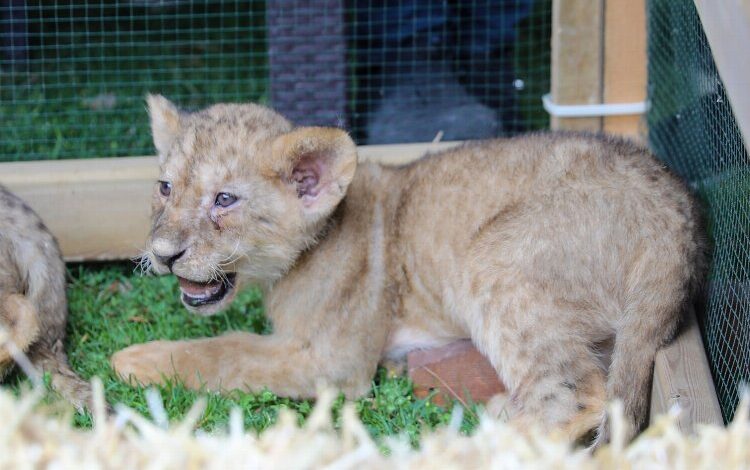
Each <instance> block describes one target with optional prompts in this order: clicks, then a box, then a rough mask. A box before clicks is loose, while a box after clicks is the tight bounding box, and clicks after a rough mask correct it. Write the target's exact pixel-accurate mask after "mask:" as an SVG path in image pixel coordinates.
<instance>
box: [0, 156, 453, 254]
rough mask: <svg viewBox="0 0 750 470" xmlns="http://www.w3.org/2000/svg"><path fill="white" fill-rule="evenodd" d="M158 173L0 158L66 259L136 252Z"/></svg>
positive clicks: (101, 163) (386, 159) (129, 165)
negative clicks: (48, 229)
mask: <svg viewBox="0 0 750 470" xmlns="http://www.w3.org/2000/svg"><path fill="white" fill-rule="evenodd" d="M455 145H458V142H442V143H428V144H404V145H373V146H361V147H360V148H359V152H360V159H361V160H370V161H376V162H381V163H383V164H387V165H394V164H404V163H408V162H410V161H413V160H416V159H418V158H419V157H421V156H422V155H424V154H425V153H426V152H435V151H439V150H442V149H446V148H450V147H451V146H455ZM157 176H158V163H157V160H156V158H155V157H127V158H94V159H80V160H56V161H35V162H11V163H0V184H3V185H5V186H7V187H8V188H9V189H10V190H11V191H13V192H15V193H16V194H18V196H20V197H21V198H23V199H24V200H26V201H27V202H28V204H29V205H30V206H31V207H32V208H33V209H34V210H35V211H37V213H39V215H40V216H41V217H42V219H44V221H45V223H46V224H47V226H48V227H49V228H50V230H51V231H52V233H54V234H55V236H57V239H58V241H59V242H60V247H61V249H62V252H63V256H64V257H65V259H66V260H67V261H92V260H117V259H128V258H132V257H134V256H137V255H138V254H139V253H140V249H141V248H142V246H143V242H144V240H145V239H146V236H147V234H148V230H149V226H150V222H149V219H150V204H151V194H152V192H153V187H154V182H155V181H156V178H157Z"/></svg>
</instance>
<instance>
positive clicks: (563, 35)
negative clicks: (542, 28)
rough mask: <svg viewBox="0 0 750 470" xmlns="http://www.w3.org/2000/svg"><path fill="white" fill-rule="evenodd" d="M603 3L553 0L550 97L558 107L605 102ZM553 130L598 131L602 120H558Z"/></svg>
mask: <svg viewBox="0 0 750 470" xmlns="http://www.w3.org/2000/svg"><path fill="white" fill-rule="evenodd" d="M603 20H604V0H554V2H553V3H552V76H551V94H552V101H553V102H554V103H555V104H560V105H565V104H571V105H573V104H599V103H601V102H602V80H603V77H602V61H603V51H604V43H603V42H604V21H603ZM550 122H551V126H552V128H553V129H580V130H589V131H599V130H601V129H602V118H600V117H580V118H558V117H554V116H552V119H551V121H550Z"/></svg>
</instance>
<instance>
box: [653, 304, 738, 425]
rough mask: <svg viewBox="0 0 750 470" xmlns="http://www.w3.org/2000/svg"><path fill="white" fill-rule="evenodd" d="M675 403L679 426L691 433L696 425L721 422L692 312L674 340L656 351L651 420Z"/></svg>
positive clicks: (698, 331) (709, 373) (719, 411)
mask: <svg viewBox="0 0 750 470" xmlns="http://www.w3.org/2000/svg"><path fill="white" fill-rule="evenodd" d="M675 405H679V407H680V408H681V409H682V413H681V414H680V416H679V418H678V420H677V426H678V428H679V429H680V430H681V431H682V432H685V433H692V432H694V431H695V429H696V425H698V424H716V425H719V426H723V425H724V421H723V419H722V417H721V409H720V408H719V402H718V401H717V399H716V390H715V388H714V382H713V378H712V377H711V370H710V369H709V367H708V361H707V360H706V354H705V349H704V347H703V341H702V340H701V333H700V330H699V328H698V322H697V321H696V318H695V314H694V313H693V311H692V310H691V311H690V316H689V319H688V323H687V324H686V325H685V327H684V329H683V331H682V332H681V333H680V334H679V335H678V336H677V338H675V340H674V341H673V342H672V343H671V344H669V345H667V346H666V347H665V348H662V349H661V350H660V351H659V352H658V353H657V354H656V361H655V362H654V379H653V387H652V389H651V419H652V421H653V418H654V417H655V416H658V415H660V414H663V413H666V412H667V411H669V409H670V408H672V407H673V406H675Z"/></svg>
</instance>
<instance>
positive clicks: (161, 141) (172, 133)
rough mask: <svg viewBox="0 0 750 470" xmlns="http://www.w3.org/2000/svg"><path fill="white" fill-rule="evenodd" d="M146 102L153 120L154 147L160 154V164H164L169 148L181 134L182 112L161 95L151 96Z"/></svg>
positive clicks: (147, 97) (148, 96)
mask: <svg viewBox="0 0 750 470" xmlns="http://www.w3.org/2000/svg"><path fill="white" fill-rule="evenodd" d="M146 102H147V103H148V114H149V117H150V118H151V135H152V136H153V138H154V146H155V147H156V151H157V152H159V163H163V162H164V158H165V157H166V155H167V152H168V151H169V148H170V147H171V146H172V143H173V142H174V139H175V138H176V137H177V134H178V133H179V132H180V112H179V111H178V110H177V107H176V106H175V105H174V104H172V102H171V101H169V100H168V99H166V98H164V97H163V96H161V95H150V94H149V95H147V96H146Z"/></svg>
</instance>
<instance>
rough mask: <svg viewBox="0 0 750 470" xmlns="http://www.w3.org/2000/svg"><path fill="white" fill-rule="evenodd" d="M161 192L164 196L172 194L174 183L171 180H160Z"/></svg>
mask: <svg viewBox="0 0 750 470" xmlns="http://www.w3.org/2000/svg"><path fill="white" fill-rule="evenodd" d="M159 192H160V193H161V195H162V196H164V197H169V195H170V194H172V183H170V182H169V181H159Z"/></svg>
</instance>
